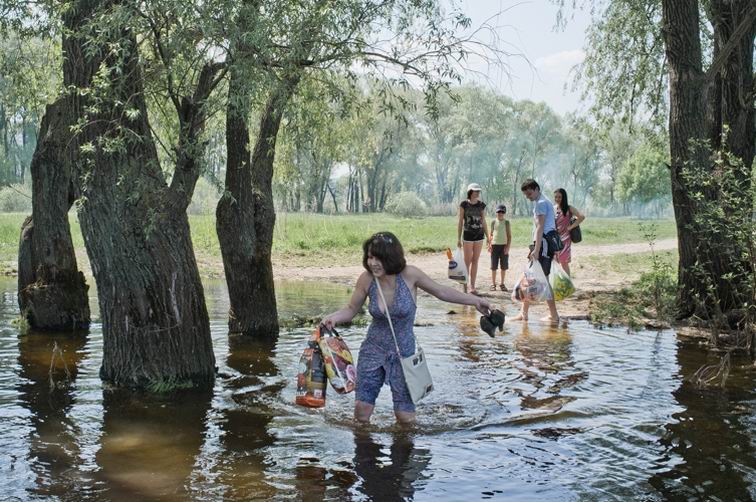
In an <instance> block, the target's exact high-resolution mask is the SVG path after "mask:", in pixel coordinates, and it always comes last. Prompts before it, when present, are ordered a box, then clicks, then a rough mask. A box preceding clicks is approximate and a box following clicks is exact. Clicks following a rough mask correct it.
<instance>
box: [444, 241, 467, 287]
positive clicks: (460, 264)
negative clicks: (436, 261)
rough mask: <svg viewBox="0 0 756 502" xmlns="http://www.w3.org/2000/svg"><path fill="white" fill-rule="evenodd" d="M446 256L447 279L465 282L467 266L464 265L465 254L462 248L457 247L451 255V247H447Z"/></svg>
mask: <svg viewBox="0 0 756 502" xmlns="http://www.w3.org/2000/svg"><path fill="white" fill-rule="evenodd" d="M446 256H447V258H449V279H451V280H452V281H457V282H459V283H461V284H467V267H466V266H465V255H464V253H463V252H462V248H457V249H456V250H455V251H454V254H453V255H452V252H451V249H448V248H447V250H446Z"/></svg>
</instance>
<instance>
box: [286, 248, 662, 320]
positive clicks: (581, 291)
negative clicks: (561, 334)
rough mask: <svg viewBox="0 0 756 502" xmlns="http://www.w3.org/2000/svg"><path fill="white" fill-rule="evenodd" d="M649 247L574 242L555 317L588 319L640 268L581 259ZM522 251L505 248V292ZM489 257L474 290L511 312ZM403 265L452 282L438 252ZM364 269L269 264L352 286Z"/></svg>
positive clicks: (538, 311) (290, 276)
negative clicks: (494, 281)
mask: <svg viewBox="0 0 756 502" xmlns="http://www.w3.org/2000/svg"><path fill="white" fill-rule="evenodd" d="M654 249H655V250H656V251H667V250H672V249H677V239H667V240H662V241H658V242H657V243H656V244H655V246H654ZM648 251H650V248H649V245H648V243H645V242H636V243H630V244H611V245H601V246H590V245H586V246H583V245H582V244H576V245H575V248H574V249H573V256H572V264H571V265H572V276H573V281H574V283H575V287H576V288H577V292H576V293H575V294H574V295H573V296H571V297H570V298H568V299H567V300H565V301H563V302H560V303H559V304H558V309H559V314H560V317H562V318H563V319H588V318H589V313H590V307H591V301H592V300H593V298H594V297H595V296H596V294H597V293H601V292H606V291H615V290H617V289H620V288H622V287H623V286H626V285H629V284H630V283H631V282H633V281H634V280H637V278H638V277H639V276H640V271H638V270H627V271H625V272H624V273H617V272H614V271H612V270H608V267H602V266H601V264H600V263H597V262H596V260H585V259H584V258H586V257H597V256H610V255H617V254H637V253H646V252H648ZM527 253H528V251H527V248H525V247H517V248H512V250H511V252H510V260H509V266H510V272H509V273H508V274H507V278H506V281H505V283H506V286H507V287H508V288H509V289H510V291H511V289H512V285H513V283H514V281H516V280H517V279H518V276H519V270H520V268H521V267H522V266H524V264H525V259H526V256H527ZM488 259H489V258H488V254H487V253H486V252H485V251H484V252H483V254H482V255H481V260H480V269H479V272H478V289H479V291H480V294H481V295H482V296H485V297H486V298H488V299H489V300H490V301H491V303H493V304H494V305H497V306H499V307H500V308H503V309H504V310H505V311H507V312H509V313H510V314H511V313H513V312H514V311H516V310H517V309H518V308H519V306H518V305H515V304H514V302H513V301H512V300H511V299H510V293H509V292H503V291H489V286H490V284H491V278H490V270H489V267H488ZM407 263H409V264H411V265H415V266H417V267H420V268H421V269H422V270H423V271H425V272H426V273H427V274H428V275H429V276H430V277H431V278H433V279H435V280H437V281H439V282H441V283H442V284H448V285H451V284H452V282H451V281H449V280H448V279H447V277H446V273H447V260H446V256H445V255H444V254H442V253H438V254H424V255H409V256H408V257H407ZM363 270H364V269H363V268H362V264H360V263H354V264H349V265H339V264H334V265H333V266H329V267H291V266H286V265H285V264H283V263H274V274H275V277H276V279H283V280H293V281H327V282H332V283H339V284H347V285H353V284H354V282H355V281H356V280H357V277H358V276H359V274H361V273H362V271H363ZM546 313H547V311H546V308H545V305H536V306H534V307H533V308H532V309H531V317H532V318H533V319H538V318H540V317H542V316H543V315H545V314H546Z"/></svg>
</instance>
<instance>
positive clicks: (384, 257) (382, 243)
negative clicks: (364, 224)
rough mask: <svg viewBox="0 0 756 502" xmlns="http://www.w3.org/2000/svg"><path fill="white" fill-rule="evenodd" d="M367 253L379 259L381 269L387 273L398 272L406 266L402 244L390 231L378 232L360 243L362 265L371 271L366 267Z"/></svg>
mask: <svg viewBox="0 0 756 502" xmlns="http://www.w3.org/2000/svg"><path fill="white" fill-rule="evenodd" d="M368 253H370V254H371V255H373V256H374V257H375V258H378V259H379V260H381V263H382V264H383V270H385V271H386V273H387V274H389V275H394V274H398V273H400V272H401V271H402V270H404V267H406V266H407V260H405V259H404V249H403V248H402V244H401V243H400V242H399V239H397V238H396V235H394V234H392V233H391V232H378V233H377V234H375V235H373V236H372V237H370V238H369V239H368V240H366V241H365V242H364V244H362V266H363V267H365V270H367V271H368V272H370V273H372V270H370V267H368Z"/></svg>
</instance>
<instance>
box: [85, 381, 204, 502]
mask: <svg viewBox="0 0 756 502" xmlns="http://www.w3.org/2000/svg"><path fill="white" fill-rule="evenodd" d="M211 397H212V394H211V393H210V392H204V393H198V392H176V393H171V394H168V395H166V396H150V395H143V394H141V393H139V394H134V393H129V392H125V391H117V392H114V391H107V392H104V393H103V407H104V420H103V428H102V439H101V440H100V444H101V447H100V449H99V451H98V452H97V455H96V458H95V461H96V463H97V466H98V468H99V469H98V471H97V474H96V478H97V481H98V483H99V484H100V485H102V486H104V492H105V496H106V497H107V498H114V499H118V500H123V499H126V498H134V499H144V498H150V499H154V498H160V497H169V496H175V497H186V495H187V487H186V486H185V481H186V479H187V478H188V477H189V475H190V474H191V472H192V470H193V468H194V464H195V460H196V458H197V455H198V453H199V451H200V448H201V446H202V441H203V437H204V433H205V428H206V421H205V417H206V415H207V412H208V410H209V408H210V399H211Z"/></svg>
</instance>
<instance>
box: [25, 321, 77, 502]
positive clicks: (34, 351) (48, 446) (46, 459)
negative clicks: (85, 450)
mask: <svg viewBox="0 0 756 502" xmlns="http://www.w3.org/2000/svg"><path fill="white" fill-rule="evenodd" d="M85 343H86V338H84V337H83V336H81V335H78V336H71V335H60V334H54V335H49V334H44V333H35V332H30V333H28V334H27V335H26V336H22V337H19V338H18V369H19V379H18V402H19V405H20V406H21V407H23V408H24V409H25V410H27V411H28V413H29V415H28V418H29V420H28V435H27V436H26V442H27V445H28V448H29V450H28V454H27V461H28V462H29V466H30V467H31V470H32V471H33V472H34V482H33V485H32V489H31V490H30V492H31V493H33V494H35V495H40V496H46V495H54V496H63V495H65V494H66V493H68V492H69V491H70V490H71V489H74V488H76V486H77V485H78V484H79V482H80V480H77V479H76V477H75V476H76V471H75V470H74V469H73V467H74V465H75V463H76V457H77V456H78V453H79V452H78V451H77V448H76V443H75V441H74V439H75V437H76V429H75V425H74V424H73V423H72V421H71V418H70V411H71V407H72V405H73V388H74V386H75V384H76V378H77V375H78V363H79V360H80V359H81V349H82V348H83V347H84V345H85Z"/></svg>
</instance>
